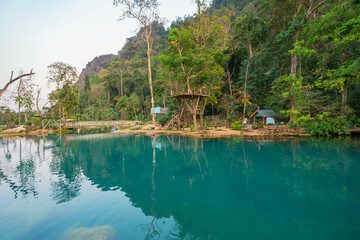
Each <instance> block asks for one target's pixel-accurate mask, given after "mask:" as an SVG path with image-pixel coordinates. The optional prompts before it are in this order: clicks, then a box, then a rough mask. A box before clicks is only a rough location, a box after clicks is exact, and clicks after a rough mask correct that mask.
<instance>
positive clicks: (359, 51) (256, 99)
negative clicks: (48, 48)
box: [50, 0, 360, 132]
mask: <svg viewBox="0 0 360 240" xmlns="http://www.w3.org/2000/svg"><path fill="white" fill-rule="evenodd" d="M132 2H137V3H138V4H139V3H143V4H144V6H146V7H148V8H149V7H151V6H152V7H153V8H152V9H153V12H152V13H156V9H157V8H156V7H157V4H158V3H161V1H159V2H158V1H156V0H143V1H131V0H122V1H121V0H119V1H114V4H118V5H119V6H118V7H119V8H121V9H122V10H123V16H124V17H133V18H134V16H137V15H136V14H135V13H136V12H135V13H134V12H133V13H132V12H131V10H134V9H132V7H134V5H131V3H132ZM194 2H196V3H197V6H198V9H197V12H194V15H191V16H184V17H182V18H178V19H177V20H176V21H174V22H172V23H171V25H170V27H165V26H164V24H163V23H162V22H161V18H158V16H157V15H156V14H155V15H156V17H153V18H151V21H150V22H149V21H148V20H149V19H150V18H147V17H146V15H141V14H140V15H138V16H137V17H138V18H137V19H138V20H139V22H140V28H139V31H138V33H137V34H136V35H135V36H133V37H130V38H128V39H127V42H126V44H125V45H124V46H123V48H122V49H121V50H120V51H119V52H118V55H117V56H115V57H114V58H112V59H111V60H110V61H108V62H107V63H105V64H103V65H102V67H101V70H100V71H99V72H98V73H97V74H95V75H90V76H89V75H85V76H84V77H83V78H81V79H79V80H78V84H77V86H80V87H79V92H78V93H77V90H76V91H75V90H74V87H75V85H72V87H70V89H72V91H69V92H68V93H69V94H70V95H71V94H72V95H73V94H75V93H76V94H78V97H70V98H68V99H70V100H71V101H69V102H67V103H66V102H65V103H64V101H65V100H64V99H65V98H63V97H58V99H57V100H56V96H59V95H56V94H59V93H60V92H61V91H60V90H61V89H62V92H66V90H65V89H63V88H65V87H66V86H67V85H66V84H74V83H73V81H72V82H71V81H70V82H69V81H68V82H66V81H63V82H62V83H61V84H60V85H58V88H57V90H56V91H58V92H57V93H52V94H51V96H52V99H53V101H52V103H53V104H52V105H51V107H52V108H53V110H54V111H63V112H64V113H65V115H66V116H67V117H72V118H75V119H77V120H117V119H136V120H142V121H149V120H151V119H152V116H151V115H150V112H151V108H153V107H154V106H155V107H157V106H161V107H168V108H169V109H170V110H171V111H170V112H171V113H173V112H176V111H177V110H178V108H179V104H178V103H177V102H176V100H174V99H167V97H168V96H170V95H173V94H177V93H198V92H202V91H206V92H209V93H210V95H211V97H210V98H209V99H208V101H207V104H206V107H205V109H204V115H205V116H212V117H215V116H216V117H218V118H221V119H227V120H239V119H242V118H244V117H248V116H249V115H251V114H252V113H253V112H254V111H255V110H256V109H257V108H258V107H259V108H261V109H272V110H274V111H275V112H278V113H279V114H282V116H283V118H282V120H283V121H284V122H285V123H288V124H293V125H297V126H299V125H308V126H310V125H311V126H313V125H315V123H319V124H325V125H326V123H329V125H331V126H333V125H334V124H333V122H336V123H339V124H340V123H341V124H340V125H348V124H360V120H359V116H360V85H359V77H360V1H359V0H327V1H323V0H213V1H206V0H196V1H194ZM126 4H130V5H126ZM126 6H127V7H128V8H125V7H126ZM140 9H141V8H140ZM135 10H136V9H135ZM155 15H154V16H155ZM135 18H136V17H135ZM144 19H145V20H146V21H148V22H146V21H144ZM54 64H55V65H56V64H59V63H54ZM54 64H53V65H50V68H51V66H52V67H54ZM53 81H54V82H57V83H59V81H55V80H53ZM60 82H61V81H60ZM59 91H60V92H59ZM64 94H67V93H64ZM60 99H62V100H61V101H60ZM152 99H153V103H152ZM64 104H65V105H64ZM66 104H69V107H67V105H66ZM169 117H170V116H164V118H167V119H168V118H169ZM167 119H165V120H167ZM165 120H164V121H165ZM310 123H311V124H310ZM314 131H315V130H314ZM335 132H336V131H335ZM341 132H342V131H341Z"/></svg>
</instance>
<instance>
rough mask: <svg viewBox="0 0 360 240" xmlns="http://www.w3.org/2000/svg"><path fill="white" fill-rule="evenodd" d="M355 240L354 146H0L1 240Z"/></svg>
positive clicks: (128, 139) (137, 141) (76, 138)
mask: <svg viewBox="0 0 360 240" xmlns="http://www.w3.org/2000/svg"><path fill="white" fill-rule="evenodd" d="M359 235H360V139H359V138H354V137H353V138H351V137H347V138H331V139H328V140H326V139H319V138H308V139H293V140H286V141H273V140H271V141H267V140H245V139H242V138H228V139H194V138H185V137H180V136H157V137H150V136H134V135H132V136H116V135H110V134H92V135H65V136H48V137H36V138H13V139H6V138H0V239H277V240H278V239H317V240H319V239H358V236H359Z"/></svg>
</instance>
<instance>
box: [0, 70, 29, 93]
mask: <svg viewBox="0 0 360 240" xmlns="http://www.w3.org/2000/svg"><path fill="white" fill-rule="evenodd" d="M34 74H35V73H33V72H32V69H31V71H30V73H25V74H21V75H20V76H18V77H16V78H13V75H14V72H13V71H12V72H11V76H10V81H9V82H8V83H7V84H6V85H5V87H4V88H2V89H0V97H1V95H2V94H3V93H4V92H5V91H6V90H7V89H8V87H9V86H10V85H11V84H12V83H14V82H16V81H17V80H19V79H21V78H23V77H27V76H32V75H34Z"/></svg>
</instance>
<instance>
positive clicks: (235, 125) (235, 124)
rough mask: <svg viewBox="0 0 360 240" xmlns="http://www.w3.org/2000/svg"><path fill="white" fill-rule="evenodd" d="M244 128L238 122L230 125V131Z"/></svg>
mask: <svg viewBox="0 0 360 240" xmlns="http://www.w3.org/2000/svg"><path fill="white" fill-rule="evenodd" d="M244 127H245V125H243V124H242V123H241V122H240V121H234V122H233V123H232V129H234V130H242V129H243V128H244Z"/></svg>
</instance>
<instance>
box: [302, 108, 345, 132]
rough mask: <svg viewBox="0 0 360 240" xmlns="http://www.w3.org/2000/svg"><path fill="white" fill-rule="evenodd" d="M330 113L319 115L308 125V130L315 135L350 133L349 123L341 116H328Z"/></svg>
mask: <svg viewBox="0 0 360 240" xmlns="http://www.w3.org/2000/svg"><path fill="white" fill-rule="evenodd" d="M328 114H329V113H324V114H321V115H317V119H316V120H315V121H311V122H309V123H308V125H307V130H308V132H309V133H310V134H312V135H315V136H331V135H349V134H350V128H349V125H350V124H349V123H348V122H347V121H346V120H345V119H343V118H340V117H328Z"/></svg>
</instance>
